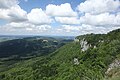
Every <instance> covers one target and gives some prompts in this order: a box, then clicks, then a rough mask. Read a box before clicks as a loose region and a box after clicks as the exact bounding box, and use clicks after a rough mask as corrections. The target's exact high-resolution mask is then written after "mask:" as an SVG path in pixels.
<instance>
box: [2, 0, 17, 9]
mask: <svg viewBox="0 0 120 80" xmlns="http://www.w3.org/2000/svg"><path fill="white" fill-rule="evenodd" d="M18 3H19V2H18V0H0V8H2V9H7V8H11V7H12V6H14V5H17V4H18Z"/></svg>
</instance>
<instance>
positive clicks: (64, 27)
mask: <svg viewBox="0 0 120 80" xmlns="http://www.w3.org/2000/svg"><path fill="white" fill-rule="evenodd" d="M81 28H82V27H81V26H71V25H62V26H61V27H60V28H58V29H57V30H58V31H62V32H77V31H80V29H81Z"/></svg>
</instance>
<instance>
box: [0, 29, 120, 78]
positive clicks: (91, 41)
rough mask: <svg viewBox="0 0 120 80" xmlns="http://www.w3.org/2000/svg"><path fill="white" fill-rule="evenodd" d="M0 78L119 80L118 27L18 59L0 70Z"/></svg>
mask: <svg viewBox="0 0 120 80" xmlns="http://www.w3.org/2000/svg"><path fill="white" fill-rule="evenodd" d="M0 79H1V80H119V79H120V29H117V30H114V31H111V32H109V33H108V34H87V35H82V36H77V37H76V40H75V41H73V42H71V43H68V44H66V45H64V46H62V47H60V48H59V49H57V50H56V51H54V52H52V53H51V54H48V55H45V56H41V57H36V58H32V59H30V60H26V61H21V62H18V63H16V64H14V65H11V66H9V67H8V68H7V69H4V70H3V71H1V72H0Z"/></svg>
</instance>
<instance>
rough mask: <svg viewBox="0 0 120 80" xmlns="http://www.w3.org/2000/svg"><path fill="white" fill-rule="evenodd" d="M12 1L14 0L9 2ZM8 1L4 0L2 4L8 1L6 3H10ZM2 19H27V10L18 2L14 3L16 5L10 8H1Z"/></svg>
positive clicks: (11, 20)
mask: <svg viewBox="0 0 120 80" xmlns="http://www.w3.org/2000/svg"><path fill="white" fill-rule="evenodd" d="M2 1H3V0H2ZM10 1H13V0H8V2H10ZM14 1H16V0H14ZM14 1H13V3H14ZM8 2H7V0H4V1H3V2H0V4H3V3H6V5H7V4H8V5H9V3H8ZM10 4H11V2H10ZM0 19H3V20H7V21H10V22H21V21H25V20H27V12H26V11H24V10H23V9H21V7H20V6H19V5H18V4H17V3H16V4H15V3H14V5H12V6H9V8H0Z"/></svg>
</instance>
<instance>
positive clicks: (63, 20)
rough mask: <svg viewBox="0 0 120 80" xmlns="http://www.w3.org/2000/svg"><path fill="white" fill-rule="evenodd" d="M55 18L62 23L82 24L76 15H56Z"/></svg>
mask: <svg viewBox="0 0 120 80" xmlns="http://www.w3.org/2000/svg"><path fill="white" fill-rule="evenodd" d="M55 20H56V21H57V22H60V23H62V24H80V21H79V20H78V19H77V18H76V17H55Z"/></svg>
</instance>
